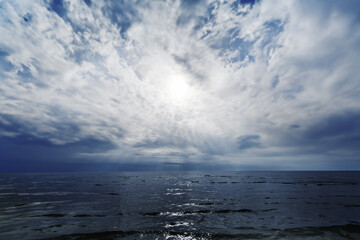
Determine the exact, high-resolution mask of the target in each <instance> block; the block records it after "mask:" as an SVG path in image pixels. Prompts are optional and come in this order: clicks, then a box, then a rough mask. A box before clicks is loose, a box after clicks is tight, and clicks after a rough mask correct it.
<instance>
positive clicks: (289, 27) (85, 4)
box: [0, 0, 360, 168]
mask: <svg viewBox="0 0 360 240" xmlns="http://www.w3.org/2000/svg"><path fill="white" fill-rule="evenodd" d="M359 6H360V4H358V3H355V2H354V1H344V2H343V3H338V2H337V1H330V2H329V3H321V2H316V3H313V2H309V1H302V2H299V1H225V2H223V1H145V2H134V1H80V0H78V1H67V0H62V1H57V0H56V1H55V0H52V1H51V0H49V1H31V2H21V1H4V2H2V3H0V34H1V36H3V37H2V38H1V39H0V77H1V85H0V93H1V94H0V123H1V124H0V135H1V137H0V138H2V139H6V142H9V141H10V140H11V138H13V139H14V142H12V143H11V144H13V145H12V146H14V148H13V149H16V144H17V143H19V142H18V141H20V139H21V138H23V139H25V140H26V139H31V138H33V139H35V140H36V141H39V142H46V143H48V144H49V146H52V147H51V148H59V149H60V148H63V149H66V147H65V146H74V147H73V148H72V150H71V151H69V154H67V157H68V158H70V159H79V158H83V159H85V158H86V159H89V160H91V161H110V162H122V163H124V162H131V163H139V162H142V163H144V162H145V163H146V162H175V163H184V164H190V163H194V162H195V163H198V164H200V163H201V164H202V163H204V162H205V163H206V162H207V163H215V162H217V163H219V164H220V163H221V164H229V166H230V165H238V166H251V165H254V167H256V168H257V167H259V166H266V168H267V167H268V166H273V167H274V168H276V167H278V168H280V167H285V166H288V167H290V168H291V167H294V168H301V166H303V164H302V163H304V162H305V160H304V158H305V159H310V158H311V159H312V158H317V159H319V160H318V161H319V164H318V165H315V164H314V166H315V167H316V168H321V167H326V166H329V164H330V165H331V166H337V167H338V165H337V162H336V161H337V160H336V159H338V160H339V159H340V160H341V159H342V158H344V157H345V158H347V159H349V162H351V164H350V163H349V166H350V165H351V166H353V163H354V162H356V161H357V159H358V156H359V154H360V152H359V151H358V150H357V148H356V147H357V146H358V138H359V136H360V135H359V134H360V133H359V131H358V126H357V119H358V114H357V113H358V112H359V106H358V102H359V101H360V97H359V96H360V86H359V81H358V77H357V76H359V75H360V70H359V68H358V66H357V62H359V56H360V55H359V53H360V48H359V46H360V45H359V43H360V35H359V34H358V33H359V32H360V31H359V30H360V29H359V28H360V24H359V23H360V19H359V18H358V14H357V11H356V9H359ZM254 133H256V134H254ZM260 136H261V137H260ZM25 140H24V141H25ZM35 140H34V141H35ZM26 141H28V140H26ZM91 141H94V142H95V143H97V142H98V143H99V145H100V146H103V145H102V144H100V143H106V144H109V146H111V147H109V148H107V147H100V148H99V149H97V150H96V151H92V150H91V147H89V148H84V147H82V146H83V145H86V143H89V146H94V144H92V143H91ZM20 142H21V141H20ZM345 142H346V143H347V144H344V143H345ZM15 143H16V144H15ZM80 143H81V144H80ZM106 144H105V145H106ZM55 146H56V147H55ZM345 146H352V147H345ZM19 148H22V145H21V144H20V143H19ZM42 149H43V150H42V151H43V152H44V154H45V152H47V151H45V150H44V148H42ZM14 151H15V150H14ZM64 151H65V150H64ZM38 154H41V151H40V150H39V153H38ZM301 156H303V157H301ZM276 157H278V159H282V158H284V159H282V160H278V159H277V158H276ZM329 158H331V159H334V160H331V161H330V160H329V162H326V160H324V159H329ZM99 159H101V160H99ZM169 159H170V160H169ZM251 159H252V160H251ZM261 159H262V160H261ZM289 159H290V160H289ZM291 159H293V161H294V162H292V163H291V164H290V163H289V162H286V161H291Z"/></svg>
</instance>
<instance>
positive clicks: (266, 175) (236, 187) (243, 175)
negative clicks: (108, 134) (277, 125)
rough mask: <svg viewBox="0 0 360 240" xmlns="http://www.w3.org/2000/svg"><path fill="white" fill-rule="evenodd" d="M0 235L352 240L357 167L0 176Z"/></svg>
mask: <svg viewBox="0 0 360 240" xmlns="http://www.w3.org/2000/svg"><path fill="white" fill-rule="evenodd" d="M0 183H1V185H0V212H1V214H0V239H10V240H11V239H269V238H274V239H307V238H308V239H317V238H321V237H325V238H330V239H349V238H353V239H360V204H359V202H360V173H359V172H211V173H201V172H168V173H161V172H152V173H150V172H149V173H143V172H141V173H139V172H137V173H136V172H133V173H79V174H74V173H71V174H70V173H65V174H61V173H56V174H2V175H0Z"/></svg>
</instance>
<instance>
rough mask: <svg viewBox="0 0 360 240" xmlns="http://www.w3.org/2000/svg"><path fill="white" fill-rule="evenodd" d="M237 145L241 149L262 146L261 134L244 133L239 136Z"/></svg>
mask: <svg viewBox="0 0 360 240" xmlns="http://www.w3.org/2000/svg"><path fill="white" fill-rule="evenodd" d="M237 145H238V148H239V149H240V150H245V149H249V148H258V147H260V146H261V143H260V136H259V135H243V136H240V137H238V139H237Z"/></svg>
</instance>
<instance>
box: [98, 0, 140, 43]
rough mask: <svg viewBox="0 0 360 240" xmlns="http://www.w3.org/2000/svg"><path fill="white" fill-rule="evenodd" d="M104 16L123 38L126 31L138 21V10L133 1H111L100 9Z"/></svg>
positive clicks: (106, 2)
mask: <svg viewBox="0 0 360 240" xmlns="http://www.w3.org/2000/svg"><path fill="white" fill-rule="evenodd" d="M101 10H102V12H103V13H104V15H105V16H106V17H108V18H110V20H111V21H112V22H113V23H114V24H116V25H117V26H118V27H119V28H120V33H121V35H122V36H123V37H125V33H126V31H127V30H128V29H129V28H130V26H131V25H132V24H133V23H134V22H137V21H140V18H139V16H138V15H139V13H138V9H137V7H136V4H134V1H129V0H119V1H116V0H113V1H105V5H104V7H103V8H102V9H101Z"/></svg>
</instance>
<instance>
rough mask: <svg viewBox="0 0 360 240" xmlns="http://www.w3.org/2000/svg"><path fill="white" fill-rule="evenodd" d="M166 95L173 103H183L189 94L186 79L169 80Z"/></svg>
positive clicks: (179, 77) (174, 78)
mask: <svg viewBox="0 0 360 240" xmlns="http://www.w3.org/2000/svg"><path fill="white" fill-rule="evenodd" d="M168 94H169V97H170V99H171V100H172V101H173V102H184V101H185V100H186V99H187V98H188V96H189V94H190V86H189V84H188V83H187V82H186V79H185V78H183V77H181V76H177V77H173V78H171V79H170V81H169V85H168Z"/></svg>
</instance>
